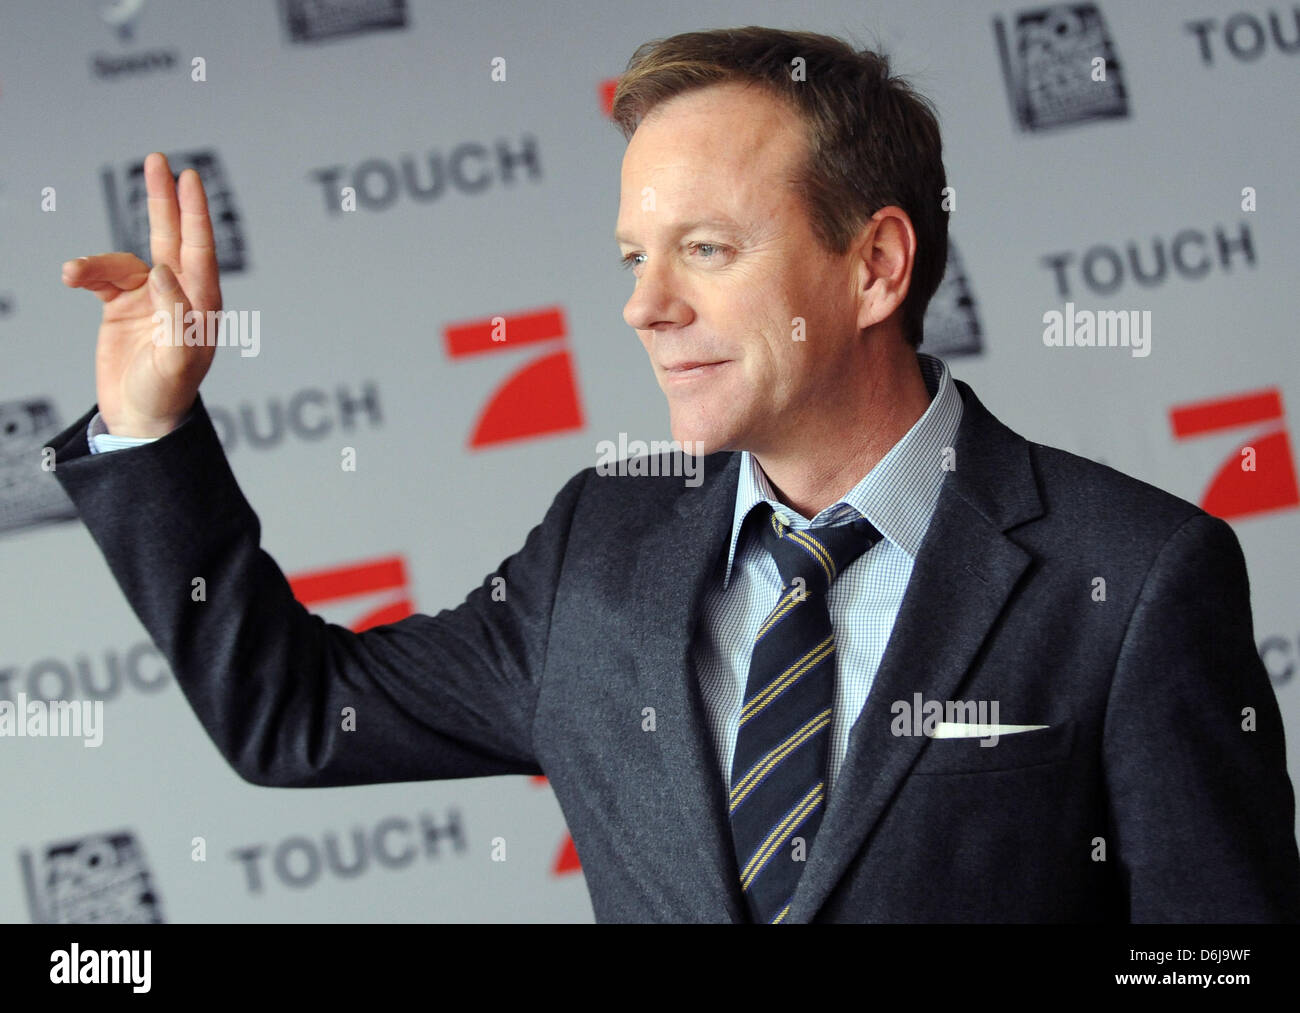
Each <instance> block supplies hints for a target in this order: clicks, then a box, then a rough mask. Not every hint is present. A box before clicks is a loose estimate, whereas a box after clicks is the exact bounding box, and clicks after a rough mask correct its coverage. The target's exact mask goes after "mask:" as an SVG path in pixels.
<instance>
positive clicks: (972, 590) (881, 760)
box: [633, 380, 1043, 922]
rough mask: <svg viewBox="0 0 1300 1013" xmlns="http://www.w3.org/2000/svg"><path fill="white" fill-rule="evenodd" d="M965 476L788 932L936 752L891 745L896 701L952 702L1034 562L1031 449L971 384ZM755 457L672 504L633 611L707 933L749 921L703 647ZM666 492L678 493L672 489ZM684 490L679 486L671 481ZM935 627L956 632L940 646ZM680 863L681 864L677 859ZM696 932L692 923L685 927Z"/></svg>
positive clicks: (642, 672)
mask: <svg viewBox="0 0 1300 1013" xmlns="http://www.w3.org/2000/svg"><path fill="white" fill-rule="evenodd" d="M955 382H956V384H957V389H958V391H959V393H960V394H961V397H962V401H963V409H962V410H963V416H962V422H961V426H960V429H959V430H958V434H957V440H956V447H955V450H956V469H955V470H954V471H952V472H950V473H949V474H948V475H947V476H945V479H944V484H943V489H942V491H941V493H940V495H939V501H938V503H937V505H936V507H935V513H934V517H933V518H932V520H931V522H930V526H929V528H928V529H927V531H926V535H925V538H924V540H923V542H922V544H921V548H920V551H919V552H918V555H917V559H916V564H915V566H914V568H913V570H912V576H911V579H910V581H909V583H908V587H907V592H906V594H905V595H904V597H903V602H902V606H901V608H900V610H899V614H898V619H897V621H896V622H895V624H894V629H893V633H892V634H891V635H890V639H889V644H888V646H887V647H886V650H885V654H884V657H883V658H882V659H881V663H880V669H879V671H878V672H877V674H876V679H875V682H874V684H873V685H872V688H871V693H870V695H869V696H868V698H867V702H866V705H865V706H864V707H863V710H862V714H861V715H860V716H859V718H858V720H857V722H856V723H855V724H854V725H853V728H852V731H851V732H850V735H849V745H848V752H847V754H846V756H845V761H844V764H843V766H842V767H841V770H840V776H839V779H838V781H837V782H836V784H835V787H834V789H833V791H832V793H831V797H830V800H829V802H828V805H827V810H826V815H825V817H824V819H823V821H822V825H821V829H820V830H819V831H818V834H817V839H816V840H815V841H814V843H813V847H812V849H811V850H810V852H809V855H808V866H807V868H806V869H805V870H804V873H803V875H802V877H801V878H800V881H799V887H798V889H797V891H796V892H795V895H794V900H793V902H792V904H791V908H790V914H789V916H788V919H787V920H788V921H791V922H807V921H811V920H812V918H813V917H814V916H815V915H816V913H817V911H818V910H819V909H820V908H821V907H822V905H823V904H824V903H825V902H826V899H827V898H828V897H829V896H830V893H831V891H832V890H833V889H834V888H835V885H836V884H837V883H838V882H839V880H840V878H841V877H842V876H843V875H844V872H845V871H846V869H847V868H848V866H849V864H850V863H851V862H852V861H853V859H854V857H855V856H856V855H857V854H858V852H859V851H860V850H861V848H862V845H863V843H864V842H865V841H866V840H867V838H868V837H869V835H870V833H871V830H872V828H873V827H874V826H875V824H876V823H877V822H878V821H879V819H880V817H881V814H882V813H883V812H884V809H885V807H886V805H887V804H888V803H889V800H890V799H891V798H892V797H893V796H894V795H895V794H896V793H897V791H898V789H899V788H900V787H901V785H902V782H903V779H904V778H905V777H906V776H907V772H908V770H909V769H910V768H911V766H912V763H913V762H914V761H915V760H916V758H917V756H918V755H919V753H920V751H921V749H922V747H923V746H924V744H925V742H926V740H925V738H924V737H923V736H922V737H898V738H896V737H894V736H892V735H890V734H889V726H890V721H891V720H892V717H893V714H892V712H891V705H892V703H893V701H895V700H908V701H911V700H912V697H913V694H914V693H917V692H920V693H923V694H924V696H925V697H926V699H938V700H947V699H952V698H953V696H954V694H955V693H956V691H957V689H958V687H959V685H960V683H961V681H962V679H963V677H964V676H965V674H966V672H967V670H968V669H969V668H970V665H971V662H972V660H973V659H974V657H975V655H976V653H977V652H978V651H979V648H980V645H981V644H982V643H983V642H984V639H985V637H986V635H987V634H988V631H989V628H990V627H991V626H992V625H993V623H994V621H995V620H996V619H997V617H998V615H999V614H1000V613H1001V611H1002V609H1003V607H1004V606H1005V604H1006V601H1007V598H1008V597H1009V595H1010V594H1011V591H1012V589H1013V588H1014V586H1015V584H1016V582H1017V581H1018V580H1019V579H1020V576H1021V574H1022V573H1023V572H1024V570H1025V568H1026V566H1028V564H1029V562H1030V557H1029V555H1028V553H1026V552H1025V551H1024V550H1023V549H1021V548H1020V547H1019V546H1017V545H1016V544H1015V543H1014V542H1012V541H1011V540H1010V539H1009V538H1007V537H1006V535H1005V534H1004V533H1003V532H1005V531H1006V530H1008V529H1009V528H1011V527H1013V526H1014V525H1016V524H1019V523H1022V522H1024V521H1027V520H1031V519H1032V518H1034V517H1038V516H1041V514H1042V512H1043V506H1042V503H1041V501H1040V500H1039V497H1038V493H1037V486H1036V483H1035V480H1034V475H1033V466H1032V464H1031V462H1030V459H1029V445H1028V443H1027V442H1026V441H1025V440H1024V439H1023V438H1022V437H1020V436H1018V435H1016V434H1015V433H1013V432H1012V431H1011V430H1010V429H1008V428H1006V426H1004V425H1002V423H1000V422H998V421H997V419H995V418H994V417H993V416H992V415H990V414H989V412H988V411H987V409H985V408H984V406H983V405H982V404H981V403H980V402H979V400H978V399H977V398H976V397H975V395H974V393H973V392H972V391H971V389H970V388H969V387H968V386H967V385H966V384H964V383H962V382H961V381H960V380H958V381H955ZM740 456H741V455H740V454H738V453H732V454H716V455H712V456H710V457H707V458H705V462H704V465H705V467H704V475H705V481H704V482H703V484H701V485H700V486H698V487H694V488H692V487H686V488H684V489H683V490H680V491H679V490H677V489H676V488H675V486H672V487H666V488H670V489H672V490H673V492H674V494H675V498H673V499H672V500H671V502H672V506H670V507H669V508H667V509H664V510H661V511H658V512H657V513H656V512H653V511H651V514H652V515H651V516H650V517H649V519H648V522H647V530H646V533H645V535H644V537H643V538H642V539H641V540H640V542H639V547H638V550H637V555H636V564H635V574H634V577H633V595H634V597H633V600H634V601H636V602H639V603H643V604H644V607H645V608H646V619H645V622H644V623H643V624H642V627H641V629H640V631H639V632H638V634H637V645H638V648H637V650H636V652H635V653H636V657H635V664H636V670H637V678H638V681H639V684H640V686H641V688H642V690H643V691H644V693H645V699H646V706H653V707H655V709H656V722H657V731H656V733H655V741H656V743H657V744H658V746H659V753H660V757H661V761H662V763H663V766H664V771H665V777H666V778H667V779H668V783H669V784H671V785H672V786H673V792H672V797H673V799H674V803H675V807H676V812H675V813H674V814H673V818H672V819H670V820H666V821H665V824H664V825H665V826H668V827H672V828H674V829H673V830H672V831H671V832H673V833H676V834H680V835H681V837H682V840H681V841H678V842H674V843H675V844H678V845H685V846H687V847H688V848H689V849H690V850H693V851H695V852H696V853H698V854H700V855H701V858H702V860H703V863H704V865H703V868H702V869H701V870H700V874H699V875H698V876H694V877H692V880H693V892H692V894H691V898H692V901H691V902H692V904H693V905H694V907H693V911H692V913H691V916H690V919H689V920H692V921H717V920H718V916H719V913H720V912H725V914H726V916H727V917H728V918H730V919H731V920H732V921H737V922H740V921H747V920H748V918H749V915H748V911H747V907H746V905H745V900H744V897H743V895H742V894H741V892H740V886H739V873H738V870H737V868H736V860H735V854H734V851H733V847H732V839H731V828H730V825H729V823H728V821H727V818H726V812H727V807H726V798H725V793H724V789H723V783H722V779H721V777H720V776H719V774H718V766H717V759H716V756H715V754H714V749H713V736H712V732H711V730H710V728H709V724H708V719H707V716H706V714H705V710H704V705H703V701H702V699H701V697H700V692H699V683H698V679H697V675H696V672H695V666H694V664H693V662H692V657H691V647H692V644H693V639H694V637H695V634H696V632H697V630H698V623H699V621H700V619H701V615H702V604H703V602H702V599H703V595H704V592H705V590H706V589H707V586H708V581H709V579H710V578H711V577H712V576H713V575H715V574H716V573H718V572H719V568H720V566H721V563H722V554H723V553H724V552H725V551H726V547H727V545H728V539H729V536H730V534H731V522H732V517H733V513H734V510H735V502H736V488H737V483H738V477H739V467H740ZM664 481H670V480H667V479H665V480H664ZM671 481H674V482H676V481H679V480H671ZM936 617H942V621H941V625H942V630H941V634H942V635H938V636H936V630H935V623H936ZM672 850H675V851H677V853H681V852H680V850H678V849H672ZM683 920H686V919H683Z"/></svg>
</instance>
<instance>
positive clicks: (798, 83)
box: [613, 26, 948, 348]
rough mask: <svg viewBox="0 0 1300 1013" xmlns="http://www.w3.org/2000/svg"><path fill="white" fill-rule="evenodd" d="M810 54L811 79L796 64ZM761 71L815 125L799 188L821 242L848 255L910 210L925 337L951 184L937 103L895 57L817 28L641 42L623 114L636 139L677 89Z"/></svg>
mask: <svg viewBox="0 0 1300 1013" xmlns="http://www.w3.org/2000/svg"><path fill="white" fill-rule="evenodd" d="M796 58H802V59H803V61H804V63H803V65H802V66H803V71H804V75H803V76H804V79H803V80H797V79H796V78H795V75H794V73H793V71H794V68H795V66H796V64H795V63H794V60H795V59H796ZM731 81H740V82H753V83H756V84H759V85H761V86H763V87H765V88H767V89H768V91H769V92H771V93H773V94H775V95H776V96H777V97H779V98H782V99H784V100H786V101H787V102H789V103H791V104H792V105H793V107H794V109H795V111H796V112H798V113H799V114H800V116H801V117H802V118H803V120H804V122H805V123H806V125H807V128H808V154H809V157H808V160H807V163H806V164H805V166H804V168H803V171H802V174H801V177H800V179H799V180H798V182H797V189H798V192H799V194H800V196H801V197H802V199H803V201H804V204H805V206H806V207H807V209H808V215H809V219H810V222H811V224H812V228H813V231H814V233H815V234H816V236H817V238H818V239H819V241H820V242H821V244H822V245H823V246H824V247H825V248H826V249H827V250H829V251H831V252H832V253H836V254H842V253H844V252H846V251H847V250H848V248H849V243H850V241H851V240H852V239H853V237H854V236H856V235H857V233H858V231H859V230H860V229H861V228H862V226H863V225H865V224H866V222H867V220H868V219H870V217H871V216H872V215H873V214H875V213H876V212H877V211H879V210H880V209H881V208H882V207H885V206H886V205H890V204H893V205H897V206H898V207H901V208H902V209H903V210H904V211H906V212H907V214H908V217H910V218H911V219H912V226H913V228H914V229H915V230H916V259H915V262H914V263H913V266H912V280H911V286H910V288H909V290H908V293H907V298H906V300H904V303H903V333H904V336H905V338H906V340H907V341H908V342H909V343H910V344H911V345H912V347H913V348H915V347H917V346H918V345H920V343H921V339H922V336H923V335H922V322H923V320H924V318H925V308H926V306H927V305H928V304H929V302H930V298H931V297H932V296H933V295H934V293H935V290H936V289H937V288H938V287H939V282H940V281H941V280H942V278H943V272H944V268H945V267H946V266H947V263H948V215H947V213H946V212H945V211H944V210H943V208H942V206H941V204H940V201H941V198H942V196H943V195H942V194H941V191H942V190H943V189H944V187H945V186H946V185H947V182H946V179H945V176H944V170H943V150H942V142H941V140H940V137H939V123H938V118H937V115H936V113H935V111H934V108H933V106H932V105H931V104H930V102H929V101H928V100H927V99H925V98H924V97H923V96H921V95H919V94H918V93H917V92H915V91H913V90H912V88H911V86H910V85H909V84H908V83H907V82H906V81H905V80H903V79H902V78H900V77H895V76H892V75H891V74H890V70H889V58H888V57H887V56H884V55H883V54H880V53H876V52H873V51H872V50H869V49H863V50H854V49H853V48H852V47H851V46H850V45H849V44H848V43H846V42H844V41H842V40H840V39H836V38H832V37H831V36H829V35H818V34H815V33H813V32H786V31H779V30H777V29H774V28H759V27H754V26H751V27H749V28H723V29H717V30H715V31H709V32H686V33H684V34H682V35H674V36H673V37H672V38H668V39H655V40H653V41H651V42H647V43H645V44H644V45H642V46H639V47H638V48H637V50H636V52H635V53H633V54H632V58H631V59H630V60H629V61H628V65H627V70H626V72H625V73H624V74H623V75H622V76H621V77H620V78H619V82H618V88H617V90H616V91H615V93H614V108H613V118H614V122H615V123H617V124H618V127H619V129H620V130H622V132H623V136H624V137H626V138H629V139H630V138H631V136H632V134H633V133H634V132H635V130H636V128H637V126H638V125H639V124H640V122H641V120H642V119H644V118H645V116H646V115H647V114H648V113H649V112H650V111H651V110H652V109H653V108H654V107H655V106H657V105H658V104H659V103H661V102H663V101H665V100H667V99H669V98H672V97H673V96H675V95H678V94H681V93H682V92H685V91H690V90H693V89H696V88H703V87H706V86H708V85H713V84H721V83H723V82H731Z"/></svg>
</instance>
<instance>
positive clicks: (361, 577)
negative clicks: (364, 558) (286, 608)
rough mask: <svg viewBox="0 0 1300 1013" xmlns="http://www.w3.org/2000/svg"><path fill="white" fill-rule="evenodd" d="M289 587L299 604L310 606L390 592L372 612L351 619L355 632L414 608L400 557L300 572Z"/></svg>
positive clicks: (408, 612)
mask: <svg viewBox="0 0 1300 1013" xmlns="http://www.w3.org/2000/svg"><path fill="white" fill-rule="evenodd" d="M289 587H290V588H291V589H292V590H293V596H294V597H295V598H297V599H298V602H299V604H301V605H302V606H303V607H304V608H308V609H310V608H311V607H312V606H313V605H318V604H322V603H324V602H332V601H338V600H340V599H344V598H360V597H362V596H365V595H374V594H377V593H380V592H390V594H389V596H388V598H387V599H385V600H384V601H383V602H382V604H380V605H378V606H374V605H373V603H372V605H371V608H370V611H368V612H365V613H363V614H362V615H361V616H360V617H358V618H357V619H355V620H354V621H353V622H352V624H351V625H350V626H349V629H351V630H352V631H353V632H354V633H360V632H361V631H362V630H368V629H370V627H372V626H382V625H383V624H384V623H395V622H397V621H398V620H399V619H405V618H406V617H407V616H409V615H410V614H411V613H412V612H413V611H414V609H413V608H412V606H411V592H410V589H409V588H408V587H407V580H406V564H405V562H403V560H402V557H401V556H388V557H387V558H384V559H375V560H372V561H370V562H368V563H352V564H349V565H346V566H334V567H330V568H329V569H327V570H313V571H312V572H310V573H300V574H298V576H296V577H290V578H289ZM354 604H355V602H354Z"/></svg>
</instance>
